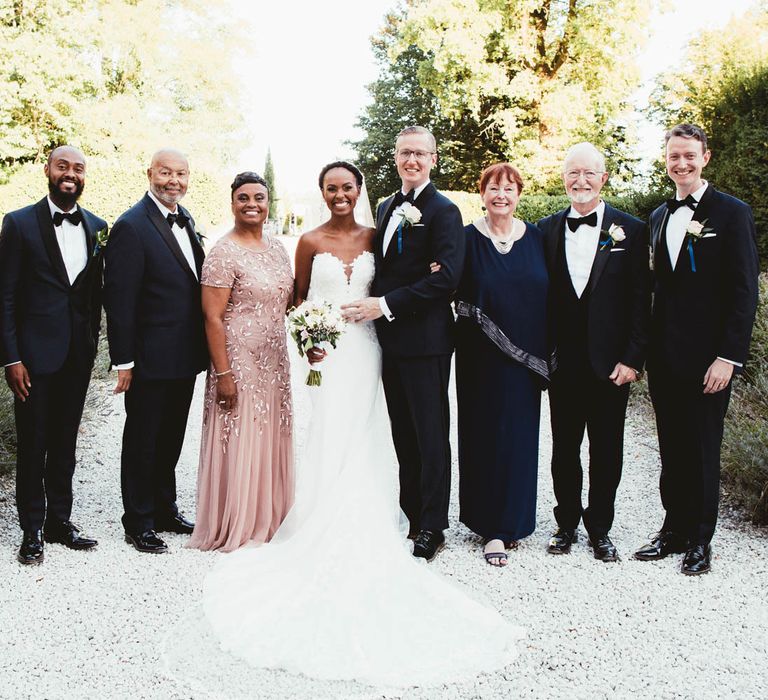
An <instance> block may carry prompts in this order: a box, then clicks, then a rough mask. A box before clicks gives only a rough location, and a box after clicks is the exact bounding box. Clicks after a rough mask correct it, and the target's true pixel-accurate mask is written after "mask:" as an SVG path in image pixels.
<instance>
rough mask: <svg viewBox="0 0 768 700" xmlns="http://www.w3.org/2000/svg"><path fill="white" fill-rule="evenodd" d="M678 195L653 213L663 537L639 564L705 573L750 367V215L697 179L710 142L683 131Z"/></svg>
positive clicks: (671, 146)
mask: <svg viewBox="0 0 768 700" xmlns="http://www.w3.org/2000/svg"><path fill="white" fill-rule="evenodd" d="M665 143H666V145H665V159H666V165H667V175H668V176H669V178H670V179H671V180H672V182H674V183H675V196H674V197H673V198H671V199H669V200H667V202H666V203H664V204H662V205H661V206H660V207H658V208H657V209H656V210H655V211H654V212H653V213H652V214H651V246H652V261H653V267H654V297H653V315H652V324H651V343H650V348H649V353H648V386H649V389H650V392H651V401H652V402H653V408H654V410H655V412H656V427H657V429H658V434H659V452H660V455H661V478H660V481H659V489H660V491H661V502H662V504H663V506H664V510H665V511H666V516H665V518H664V523H663V524H662V526H661V530H660V531H659V532H658V533H657V534H656V536H655V537H653V539H652V540H651V542H650V543H649V544H647V545H645V546H644V547H642V548H641V549H639V550H638V551H637V552H635V557H636V558H637V559H641V560H644V561H647V560H656V559H662V558H664V557H666V556H668V555H669V554H672V553H683V552H684V553H685V556H684V557H683V562H682V567H681V571H682V573H684V574H687V575H697V574H703V573H706V572H708V571H709V570H710V567H711V551H712V550H711V546H710V542H711V540H712V536H713V535H714V532H715V524H716V522H717V507H718V501H719V494H720V445H721V442H722V439H723V424H724V421H725V414H726V411H727V409H728V401H729V399H730V395H731V385H732V379H733V375H734V374H735V373H737V372H739V371H740V370H741V368H742V367H743V366H744V363H745V362H746V360H747V353H748V350H749V341H750V337H751V335H752V325H753V323H754V320H755V312H756V309H757V295H758V274H759V262H758V256H757V245H756V242H755V222H754V219H753V217H752V210H751V209H750V208H749V206H747V204H745V203H744V202H742V201H740V200H738V199H736V198H735V197H731V196H730V195H727V194H724V193H723V192H719V191H718V190H716V189H715V188H714V187H712V185H711V184H710V183H708V182H707V181H706V180H704V179H703V178H702V171H703V169H704V168H705V167H706V165H707V163H708V162H709V160H710V157H711V154H710V151H709V149H708V148H707V136H706V134H705V133H704V131H703V130H702V129H701V128H700V127H698V126H695V125H693V124H679V125H678V126H675V127H674V128H672V129H670V130H669V131H668V132H667V134H666V137H665Z"/></svg>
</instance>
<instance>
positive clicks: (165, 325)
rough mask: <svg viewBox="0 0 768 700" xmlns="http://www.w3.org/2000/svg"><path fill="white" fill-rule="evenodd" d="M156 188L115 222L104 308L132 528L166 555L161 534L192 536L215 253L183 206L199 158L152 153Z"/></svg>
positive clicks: (146, 545) (136, 539)
mask: <svg viewBox="0 0 768 700" xmlns="http://www.w3.org/2000/svg"><path fill="white" fill-rule="evenodd" d="M147 176H148V178H149V191H148V192H147V194H146V195H145V196H144V197H143V199H141V200H140V201H139V202H138V203H137V204H135V205H134V206H133V207H132V208H131V209H129V210H128V211H127V212H125V213H124V214H123V215H122V216H121V217H120V218H119V219H118V220H117V221H116V222H115V225H114V227H113V229H112V235H111V236H110V241H109V245H108V246H107V248H106V254H105V269H104V307H105V309H106V312H107V335H108V338H109V352H110V356H111V358H112V364H113V367H114V368H115V369H117V374H118V379H117V386H116V387H115V393H121V392H125V414H126V417H125V428H124V430H123V450H122V456H121V487H122V494H123V507H124V509H125V513H124V515H123V527H124V528H125V538H126V541H127V542H128V543H130V544H132V545H133V546H134V547H135V548H136V549H137V550H138V551H140V552H165V551H166V550H167V547H166V544H165V542H164V541H163V540H162V539H161V538H160V537H158V535H157V532H178V533H182V534H190V533H191V532H192V530H193V528H194V524H193V523H191V522H189V520H187V519H186V518H185V517H184V516H183V515H182V514H181V513H179V510H178V507H177V505H176V472H175V470H176V463H177V462H178V459H179V454H180V453H181V448H182V445H183V443H184V433H185V431H186V427H187V416H188V415H189V406H190V403H191V402H192V392H193V390H194V387H195V377H196V376H197V374H198V373H199V372H202V371H203V370H204V369H205V368H206V367H207V365H208V354H207V350H206V345H205V335H204V331H203V313H202V308H201V302H200V282H199V280H200V273H201V270H202V265H203V258H204V257H205V254H204V252H203V248H202V246H201V244H200V241H199V240H198V237H197V235H196V234H195V229H194V220H193V219H192V217H191V215H190V213H189V212H188V211H187V210H186V209H184V208H183V207H181V206H180V205H179V204H178V203H179V201H180V200H181V199H182V198H183V197H184V195H185V194H186V191H187V185H188V182H189V164H188V162H187V159H186V158H185V157H184V155H182V154H181V153H179V152H178V151H175V150H172V149H165V150H162V151H158V152H157V153H155V155H154V156H153V157H152V164H151V165H150V167H149V170H148V171H147Z"/></svg>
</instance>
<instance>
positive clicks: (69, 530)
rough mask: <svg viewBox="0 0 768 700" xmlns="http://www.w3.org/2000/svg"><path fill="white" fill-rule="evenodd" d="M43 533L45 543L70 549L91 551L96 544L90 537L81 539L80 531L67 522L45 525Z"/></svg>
mask: <svg viewBox="0 0 768 700" xmlns="http://www.w3.org/2000/svg"><path fill="white" fill-rule="evenodd" d="M43 531H44V532H45V541H46V542H56V543H57V544H63V545H64V546H65V547H69V548H70V549H93V548H94V547H95V546H96V545H97V544H98V542H97V541H96V540H92V539H91V538H90V537H83V536H82V535H81V534H80V530H79V529H78V528H77V527H76V526H75V525H73V524H72V523H71V522H69V520H66V521H64V522H63V523H46V524H45V527H44V528H43Z"/></svg>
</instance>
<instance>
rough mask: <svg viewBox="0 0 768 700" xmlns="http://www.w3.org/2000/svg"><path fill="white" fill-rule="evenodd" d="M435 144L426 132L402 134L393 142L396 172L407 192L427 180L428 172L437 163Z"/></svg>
mask: <svg viewBox="0 0 768 700" xmlns="http://www.w3.org/2000/svg"><path fill="white" fill-rule="evenodd" d="M435 150H436V149H435V144H434V141H433V139H431V138H430V137H429V135H428V134H421V133H412V134H404V135H403V136H401V137H400V138H398V139H397V141H396V143H395V164H396V165H397V174H398V175H399V176H400V180H402V183H403V189H404V190H405V191H406V192H408V191H410V190H412V189H414V188H416V187H420V186H421V185H423V184H424V183H425V182H426V181H427V180H429V172H430V170H432V168H433V167H434V165H435V164H436V163H437V154H436V153H435V152H434V151H435Z"/></svg>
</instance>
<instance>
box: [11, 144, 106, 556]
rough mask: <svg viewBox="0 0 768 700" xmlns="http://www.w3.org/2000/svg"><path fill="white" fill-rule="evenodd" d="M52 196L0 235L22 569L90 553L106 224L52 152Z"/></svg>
mask: <svg viewBox="0 0 768 700" xmlns="http://www.w3.org/2000/svg"><path fill="white" fill-rule="evenodd" d="M44 170H45V174H46V176H47V177H48V192H49V194H48V196H47V197H45V198H43V199H41V200H40V201H39V202H37V204H32V205H30V206H27V207H24V208H23V209H18V210H17V211H12V212H10V213H9V214H7V215H6V216H5V218H4V219H3V226H2V233H0V292H1V293H2V311H1V314H2V315H0V337H1V338H2V345H1V346H0V352H1V353H2V362H3V365H4V366H5V378H6V381H7V382H8V386H9V387H10V388H11V391H12V392H13V394H14V397H15V398H14V412H15V415H16V435H17V440H18V450H17V456H16V506H17V508H18V512H19V523H20V525H21V529H22V530H23V532H24V535H23V539H22V544H21V548H20V549H19V553H18V559H19V561H20V562H21V563H22V564H38V563H40V562H42V561H43V556H44V552H43V549H44V541H47V542H58V543H60V544H63V545H65V546H66V547H69V548H70V549H92V548H93V547H95V546H96V544H97V543H96V540H93V539H90V538H88V537H85V536H83V535H82V534H80V531H79V530H78V528H77V527H76V526H75V525H73V524H72V522H71V521H70V515H71V512H72V476H73V474H74V471H75V449H76V445H77V433H78V429H79V427H80V419H81V418H82V415H83V406H84V405H85V394H86V392H87V390H88V383H89V382H90V378H91V369H92V368H93V361H94V358H95V357H96V345H97V343H98V336H99V324H100V321H101V272H102V256H101V244H100V239H101V238H102V237H103V236H105V234H106V230H107V223H106V221H104V220H103V219H100V218H99V217H97V216H95V215H94V214H91V212H89V211H87V210H86V209H83V208H82V207H80V206H78V204H77V200H78V199H79V198H80V195H81V194H82V191H83V188H84V186H85V158H84V157H83V154H82V153H81V152H80V151H79V150H77V149H76V148H72V147H71V146H59V147H58V148H55V149H54V150H53V151H52V152H51V154H50V156H49V157H48V162H47V163H46V164H45V168H44Z"/></svg>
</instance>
